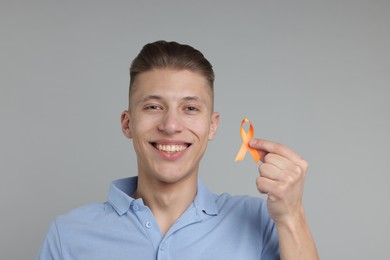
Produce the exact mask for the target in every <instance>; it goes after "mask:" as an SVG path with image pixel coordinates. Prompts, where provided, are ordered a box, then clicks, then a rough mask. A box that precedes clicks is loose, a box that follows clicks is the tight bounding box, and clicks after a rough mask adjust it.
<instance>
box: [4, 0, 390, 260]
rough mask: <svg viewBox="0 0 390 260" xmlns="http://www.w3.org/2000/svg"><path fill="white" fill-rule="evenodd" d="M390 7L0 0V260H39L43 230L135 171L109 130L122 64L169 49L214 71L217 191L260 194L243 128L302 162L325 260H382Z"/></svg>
mask: <svg viewBox="0 0 390 260" xmlns="http://www.w3.org/2000/svg"><path fill="white" fill-rule="evenodd" d="M389 14H390V1H387V0H384V1H375V0H374V1H369V0H367V1H359V0H339V1H309V0H307V1H291V0H290V1H287V0H286V1H271V0H270V1H263V0H258V1H191V2H189V1H179V0H177V1H103V0H94V1H92V0H84V1H76V0H70V1H55V0H53V1H41V0H37V1H28V0H24V1H21V0H12V1H11V0H10V1H4V0H1V1H0V30H1V31H0V37H1V38H0V39H1V40H0V87H1V89H0V120H1V121H0V123H1V127H0V133H1V134H0V160H1V161H0V174H1V181H0V198H1V214H0V241H1V242H0V247H1V248H0V258H1V259H34V258H35V256H36V254H37V252H38V249H39V247H40V245H41V243H42V240H43V238H44V235H45V233H46V231H47V228H48V225H49V224H50V223H51V222H52V221H53V220H54V218H55V217H56V216H58V215H60V214H63V213H65V212H67V211H68V210H70V209H72V208H75V207H78V206H81V205H84V204H86V203H90V202H99V201H105V200H106V195H107V191H108V186H109V184H110V182H111V180H113V179H117V178H122V177H128V176H133V175H136V169H137V166H136V161H135V155H134V152H133V148H132V143H131V141H129V140H128V139H126V138H125V137H124V136H123V135H122V132H121V130H120V123H119V122H120V121H119V119H120V114H121V112H122V111H123V110H124V109H126V107H127V92H128V80H129V76H128V68H129V65H130V62H131V60H132V59H133V58H134V57H135V55H136V54H137V53H138V52H139V51H140V49H141V47H142V46H143V45H144V44H146V43H148V42H152V41H155V40H160V39H165V40H169V41H170V40H175V41H178V42H181V43H187V44H190V45H193V46H194V47H196V48H198V49H200V50H201V51H202V52H203V53H204V54H205V56H206V57H207V58H208V59H209V60H210V61H211V63H212V64H213V66H214V68H215V72H216V84H215V88H216V90H215V91H216V100H215V102H216V103H215V107H216V110H217V111H219V112H220V113H221V123H220V127H219V132H218V135H217V137H216V139H215V140H214V141H212V142H210V144H209V147H208V151H207V152H206V154H205V156H204V159H203V161H202V165H201V178H202V180H203V181H204V182H205V183H206V184H207V186H208V187H209V189H210V190H212V191H213V192H215V193H221V192H229V193H231V194H249V195H253V196H260V195H259V194H258V192H257V190H256V186H255V179H256V177H257V175H258V172H257V166H256V165H255V163H254V162H253V160H252V158H251V157H250V156H247V157H246V158H245V160H244V161H242V162H239V163H235V162H234V158H235V155H236V152H237V151H238V149H239V147H240V145H241V138H240V136H239V126H240V123H241V120H242V119H243V118H244V117H247V118H249V119H251V121H252V123H253V124H254V127H255V135H256V136H257V137H262V138H266V139H270V140H274V141H278V142H280V143H283V144H285V145H287V146H289V147H290V148H292V149H293V150H295V151H296V152H298V153H299V154H301V155H302V156H303V157H304V158H305V159H306V160H307V161H308V162H309V164H310V167H309V172H308V175H307V179H306V186H305V193H304V205H305V209H306V213H307V217H308V220H309V223H310V225H311V230H312V233H313V235H314V238H315V240H316V243H317V247H318V250H319V253H320V256H321V258H322V259H332V260H335V259H355V260H356V259H390V253H389V247H388V243H389V241H390V225H389V220H390V209H389V205H390V204H389V202H388V200H389V198H390V191H389V188H388V186H389V184H390V178H389V170H388V164H389V155H390V154H389V147H390V138H389V133H390V102H389V98H390V15H389Z"/></svg>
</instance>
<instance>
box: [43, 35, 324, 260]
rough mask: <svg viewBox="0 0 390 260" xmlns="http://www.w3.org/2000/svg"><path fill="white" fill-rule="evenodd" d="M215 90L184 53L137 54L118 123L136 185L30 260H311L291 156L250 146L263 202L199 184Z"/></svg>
mask: <svg viewBox="0 0 390 260" xmlns="http://www.w3.org/2000/svg"><path fill="white" fill-rule="evenodd" d="M213 83H214V72H213V69H212V66H211V64H210V63H209V62H208V61H207V60H206V59H205V57H204V56H203V55H202V54H201V53H200V52H199V51H198V50H196V49H194V48H192V47H191V46H188V45H181V44H178V43H176V42H165V41H158V42H154V43H150V44H147V45H145V46H144V48H143V49H142V50H141V52H140V53H139V55H138V56H137V57H136V58H135V59H134V61H133V63H132V65H131V68H130V90H129V107H128V110H127V111H124V112H123V113H122V116H121V123H122V131H123V133H124V135H125V136H126V137H128V138H130V139H132V140H133V146H134V149H135V152H136V154H137V165H138V172H137V173H138V175H137V177H132V178H127V179H122V180H117V181H114V182H113V183H112V185H111V187H110V192H109V197H108V202H106V203H104V204H94V205H88V206H85V207H82V208H79V209H76V210H73V211H71V212H70V213H67V214H66V215H64V216H61V217H59V218H57V219H56V221H55V222H54V223H53V224H52V226H51V228H50V230H49V232H48V234H47V237H46V240H45V242H44V244H43V246H42V249H41V252H40V255H39V257H38V259H213V260H215V259H223V260H226V259H245V260H248V259H280V258H281V259H294V260H297V259H318V255H317V252H316V248H315V244H314V241H313V239H312V237H311V234H310V231H309V227H308V224H307V222H306V219H305V214H304V210H303V207H302V193H303V184H304V177H305V174H306V170H307V163H306V162H305V160H304V159H302V158H301V157H300V156H299V155H297V154H296V153H294V152H293V151H291V150H289V149H288V148H286V147H284V146H283V145H281V144H277V143H273V142H270V141H266V140H261V139H252V140H251V142H250V145H251V147H253V148H255V149H257V151H258V153H259V154H260V156H261V158H262V161H263V163H262V164H261V165H260V166H259V173H260V176H259V177H258V179H257V187H258V190H259V192H261V193H265V194H268V199H267V200H266V201H265V200H263V199H261V198H252V197H248V196H230V195H227V194H223V195H215V194H212V193H210V192H209V191H208V190H207V189H206V188H205V187H204V185H203V184H202V183H201V182H200V180H199V179H198V170H199V162H200V160H201V158H202V156H203V154H204V152H205V150H206V147H207V143H208V141H209V140H211V139H213V137H214V135H215V134H216V131H217V127H218V122H219V115H218V113H216V112H214V109H213V102H214V101H213V100H214V96H213V95H214V93H213Z"/></svg>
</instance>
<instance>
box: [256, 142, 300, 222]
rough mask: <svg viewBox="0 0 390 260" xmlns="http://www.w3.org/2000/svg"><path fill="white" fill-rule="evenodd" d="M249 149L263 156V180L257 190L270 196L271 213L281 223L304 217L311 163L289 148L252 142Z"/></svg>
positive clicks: (258, 182)
mask: <svg viewBox="0 0 390 260" xmlns="http://www.w3.org/2000/svg"><path fill="white" fill-rule="evenodd" d="M249 145H250V146H251V147H253V148H255V149H257V150H258V151H259V153H260V155H261V156H260V158H261V161H262V162H263V163H262V164H261V165H260V166H259V173H260V176H259V177H258V178H257V181H256V184H257V189H258V190H259V191H260V192H261V193H265V194H267V195H268V210H269V214H270V216H271V217H272V219H273V220H274V221H275V222H276V223H278V222H284V221H289V219H290V218H296V217H300V215H301V214H302V213H303V212H302V195H303V186H304V179H305V175H306V171H307V168H308V164H307V162H306V161H305V160H304V159H303V158H302V157H301V156H299V155H298V154H296V153H294V152H293V151H291V150H290V149H288V148H287V147H285V146H283V145H281V144H278V143H274V142H270V141H266V140H262V139H252V140H251V141H250V142H249Z"/></svg>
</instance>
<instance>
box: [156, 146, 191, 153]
mask: <svg viewBox="0 0 390 260" xmlns="http://www.w3.org/2000/svg"><path fill="white" fill-rule="evenodd" d="M155 147H156V148H157V149H159V150H160V151H163V152H168V153H176V152H181V151H183V150H184V149H186V148H187V145H163V144H156V145H155Z"/></svg>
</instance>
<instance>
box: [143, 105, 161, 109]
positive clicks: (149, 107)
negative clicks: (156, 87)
mask: <svg viewBox="0 0 390 260" xmlns="http://www.w3.org/2000/svg"><path fill="white" fill-rule="evenodd" d="M144 109H145V110H159V109H162V108H161V107H160V106H158V105H148V106H146V107H145V108H144Z"/></svg>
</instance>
